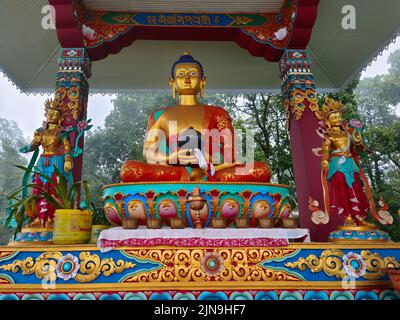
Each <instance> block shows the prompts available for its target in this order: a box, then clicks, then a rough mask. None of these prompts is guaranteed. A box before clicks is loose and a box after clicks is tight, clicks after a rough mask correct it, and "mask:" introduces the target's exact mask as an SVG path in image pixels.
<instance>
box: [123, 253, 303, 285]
mask: <svg viewBox="0 0 400 320" xmlns="http://www.w3.org/2000/svg"><path fill="white" fill-rule="evenodd" d="M296 251H297V250H296V249H251V250H248V249H213V250H212V251H210V250H207V249H160V250H157V249H155V250H146V249H143V250H125V253H126V254H127V255H128V256H132V257H135V258H139V259H145V260H152V261H154V262H155V263H161V264H162V265H163V267H162V268H160V269H158V270H154V271H151V272H148V273H143V274H139V275H133V276H129V277H126V278H125V279H124V282H126V283H132V282H201V281H219V282H229V281H302V280H303V279H302V278H301V277H299V276H296V275H294V274H290V273H289V272H286V271H285V270H275V269H273V268H267V267H264V266H262V265H261V263H260V261H268V260H274V259H282V258H284V257H285V256H287V255H291V254H293V253H294V252H296ZM209 260H212V262H210V261H209ZM207 262H210V263H211V265H208V266H205V264H207Z"/></svg>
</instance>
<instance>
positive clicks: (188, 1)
mask: <svg viewBox="0 0 400 320" xmlns="http://www.w3.org/2000/svg"><path fill="white" fill-rule="evenodd" d="M282 3H283V0H269V1H266V0H246V1H243V0H218V1H216V0H202V1H198V0H169V1H165V0H158V1H156V0H147V1H140V0H139V1H138V0H85V4H86V8H87V9H88V10H104V11H153V12H154V11H155V12H160V11H171V8H173V11H174V12H196V11H201V12H231V13H233V12H279V10H280V9H281V7H282Z"/></svg>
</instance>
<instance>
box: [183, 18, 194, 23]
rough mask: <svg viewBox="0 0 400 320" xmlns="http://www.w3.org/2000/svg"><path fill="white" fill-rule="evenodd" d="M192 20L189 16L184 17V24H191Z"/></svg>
mask: <svg viewBox="0 0 400 320" xmlns="http://www.w3.org/2000/svg"><path fill="white" fill-rule="evenodd" d="M192 23H193V20H192V17H191V16H185V24H192Z"/></svg>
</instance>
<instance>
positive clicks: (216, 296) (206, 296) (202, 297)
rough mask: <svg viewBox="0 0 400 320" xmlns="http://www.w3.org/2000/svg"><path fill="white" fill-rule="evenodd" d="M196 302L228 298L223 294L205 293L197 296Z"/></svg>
mask: <svg viewBox="0 0 400 320" xmlns="http://www.w3.org/2000/svg"><path fill="white" fill-rule="evenodd" d="M198 300H228V297H227V295H226V294H225V293H223V292H215V293H212V292H209V291H205V292H202V293H201V294H200V295H199V297H198Z"/></svg>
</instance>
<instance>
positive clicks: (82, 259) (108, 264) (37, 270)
mask: <svg viewBox="0 0 400 320" xmlns="http://www.w3.org/2000/svg"><path fill="white" fill-rule="evenodd" d="M70 256H72V255H70ZM74 258H76V257H73V256H72V257H67V256H63V254H62V253H61V252H45V253H42V254H41V255H39V256H38V257H37V258H36V259H34V258H32V257H28V258H26V259H24V260H15V261H13V262H12V263H10V264H7V265H3V266H0V269H2V270H5V271H11V272H13V273H17V272H19V271H22V274H23V275H31V274H34V275H35V276H36V277H37V278H38V279H46V280H48V281H56V279H57V277H60V278H62V279H66V277H64V276H63V274H64V275H65V274H66V273H68V272H69V270H66V269H65V268H64V269H65V270H63V269H61V268H62V266H63V265H65V262H66V260H69V261H67V262H70V263H71V270H73V271H74V273H75V274H74V277H73V279H75V280H76V281H77V282H81V283H87V282H92V281H93V280H95V279H97V278H98V277H99V276H105V277H109V276H111V275H112V274H114V273H121V272H123V271H124V270H126V269H130V268H133V267H135V266H136V265H135V264H134V263H132V262H129V261H124V260H122V259H120V260H118V261H117V262H115V261H114V259H113V258H104V259H101V258H100V256H99V255H97V254H92V253H90V252H81V253H80V254H79V261H78V259H74ZM78 265H79V271H77V270H75V267H76V266H78ZM68 279H69V278H68Z"/></svg>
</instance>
